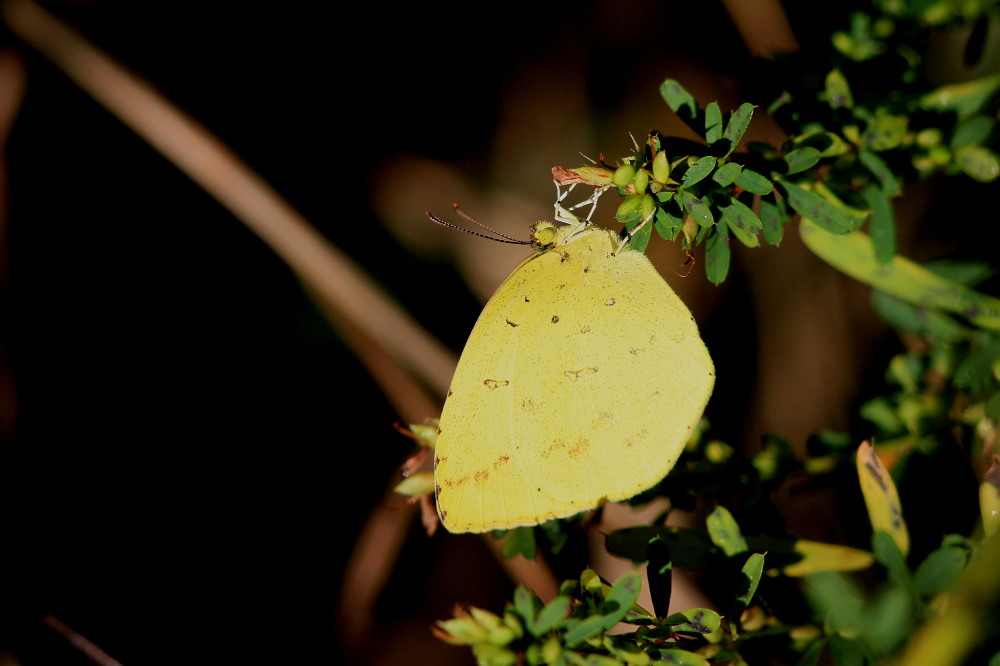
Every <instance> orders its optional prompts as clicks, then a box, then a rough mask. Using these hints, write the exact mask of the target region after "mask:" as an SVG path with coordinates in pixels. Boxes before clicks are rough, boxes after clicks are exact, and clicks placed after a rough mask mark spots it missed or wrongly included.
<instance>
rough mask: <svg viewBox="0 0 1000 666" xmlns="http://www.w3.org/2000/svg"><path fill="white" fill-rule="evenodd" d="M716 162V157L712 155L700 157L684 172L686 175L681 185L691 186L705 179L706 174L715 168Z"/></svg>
mask: <svg viewBox="0 0 1000 666" xmlns="http://www.w3.org/2000/svg"><path fill="white" fill-rule="evenodd" d="M715 164H716V161H715V158H714V157H712V156H711V155H706V156H705V157H701V158H699V159H698V161H696V162H695V163H694V164H692V165H691V166H689V167H688V169H687V171H685V172H684V176H683V177H682V178H681V187H682V188H687V187H691V186H692V185H694V184H695V183H697V182H700V181H701V180H703V179H704V178H705V176H707V175H708V174H710V173H712V169H714V168H715Z"/></svg>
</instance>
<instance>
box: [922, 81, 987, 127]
mask: <svg viewBox="0 0 1000 666" xmlns="http://www.w3.org/2000/svg"><path fill="white" fill-rule="evenodd" d="M998 90H1000V74H994V75H992V76H984V77H982V78H979V79H973V80H972V81H965V82H963V83H956V84H954V85H948V86H942V87H940V88H938V89H937V90H934V91H932V92H930V93H927V94H926V95H924V96H923V97H921V98H920V102H919V104H920V108H922V109H929V110H933V111H939V112H947V111H954V112H956V113H957V114H958V117H959V119H964V118H968V117H970V116H973V115H975V114H976V113H979V112H980V111H981V110H982V109H983V107H984V106H985V105H986V104H987V103H988V102H989V101H990V99H991V98H992V97H993V95H994V94H996V92H997V91H998Z"/></svg>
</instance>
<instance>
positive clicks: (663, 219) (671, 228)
mask: <svg viewBox="0 0 1000 666" xmlns="http://www.w3.org/2000/svg"><path fill="white" fill-rule="evenodd" d="M681 222H683V219H682V218H681V217H680V216H678V215H674V214H673V213H672V212H671V211H669V210H667V209H666V208H659V209H657V211H656V217H654V218H653V226H654V227H655V228H656V233H658V234H660V236H661V237H662V238H664V239H666V240H673V239H675V238H677V234H679V233H680V232H681Z"/></svg>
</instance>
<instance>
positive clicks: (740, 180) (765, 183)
mask: <svg viewBox="0 0 1000 666" xmlns="http://www.w3.org/2000/svg"><path fill="white" fill-rule="evenodd" d="M733 182H735V183H736V186H737V187H742V188H743V189H744V190H746V191H747V192H749V193H750V194H770V193H771V191H772V190H773V189H774V186H773V185H771V181H770V180H768V179H767V178H765V177H764V176H762V175H760V174H759V173H757V172H756V171H753V170H752V169H747V168H746V167H744V168H743V170H742V171H740V173H739V175H737V176H736V179H735V180H734V181H733Z"/></svg>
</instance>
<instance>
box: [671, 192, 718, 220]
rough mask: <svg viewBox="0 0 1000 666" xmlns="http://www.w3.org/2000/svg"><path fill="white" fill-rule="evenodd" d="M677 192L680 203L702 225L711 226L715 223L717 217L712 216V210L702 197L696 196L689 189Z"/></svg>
mask: <svg viewBox="0 0 1000 666" xmlns="http://www.w3.org/2000/svg"><path fill="white" fill-rule="evenodd" d="M677 194H678V195H680V203H681V206H682V207H683V208H684V210H685V211H686V212H687V214H688V215H690V216H691V217H692V219H694V221H695V222H697V223H698V225H699V226H702V227H710V226H712V225H713V224H715V218H713V217H712V211H711V210H709V208H708V206H706V205H705V204H704V203H703V202H702V200H701V199H699V198H698V197H696V196H694V195H693V194H691V193H690V192H688V191H687V190H683V189H682V190H678V191H677Z"/></svg>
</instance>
